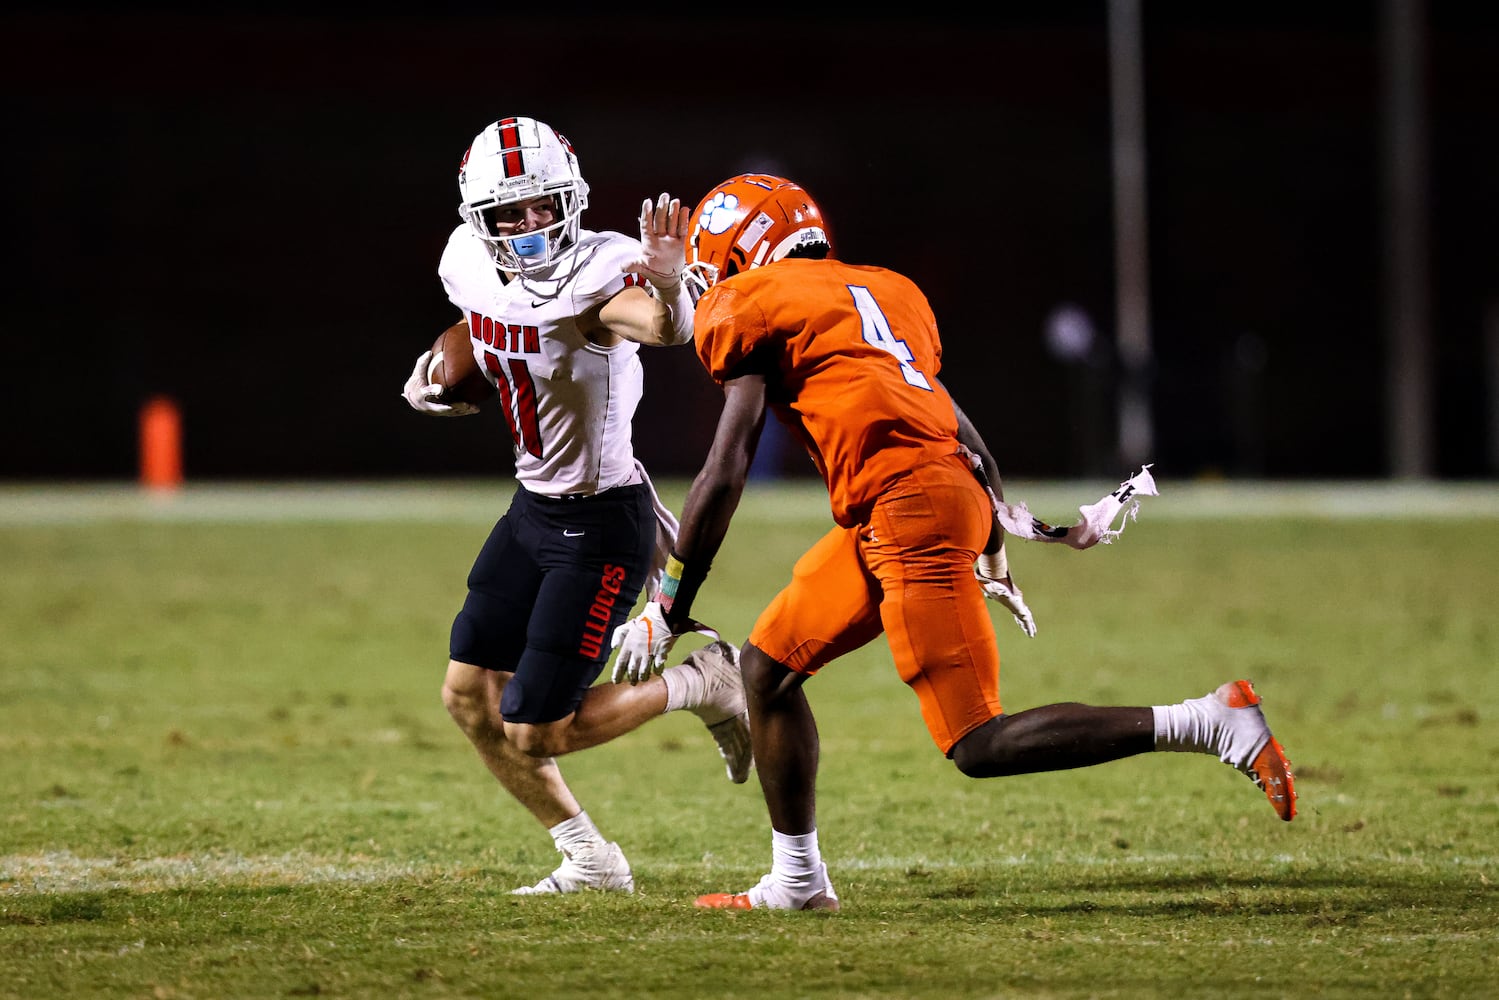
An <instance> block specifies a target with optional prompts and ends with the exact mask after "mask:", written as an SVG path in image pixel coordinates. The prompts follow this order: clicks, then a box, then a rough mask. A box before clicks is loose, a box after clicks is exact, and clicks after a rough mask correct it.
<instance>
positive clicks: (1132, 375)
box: [1109, 0, 1155, 468]
mask: <svg viewBox="0 0 1499 1000" xmlns="http://www.w3.org/2000/svg"><path fill="white" fill-rule="evenodd" d="M1109 108H1110V120H1111V122H1112V152H1113V155H1112V160H1113V170H1114V302H1115V313H1116V320H1115V323H1116V330H1117V332H1116V342H1117V351H1118V371H1119V380H1118V407H1119V459H1120V461H1121V463H1122V464H1123V465H1124V466H1126V467H1128V468H1133V467H1135V466H1138V465H1143V464H1144V463H1146V462H1150V461H1153V460H1154V455H1153V454H1152V453H1153V452H1154V450H1155V423H1154V417H1153V416H1152V414H1151V393H1150V381H1151V366H1152V358H1151V344H1150V259H1149V247H1150V241H1149V238H1148V235H1147V232H1148V230H1147V216H1146V195H1145V73H1144V58H1143V54H1142V46H1141V39H1140V3H1139V0H1109Z"/></svg>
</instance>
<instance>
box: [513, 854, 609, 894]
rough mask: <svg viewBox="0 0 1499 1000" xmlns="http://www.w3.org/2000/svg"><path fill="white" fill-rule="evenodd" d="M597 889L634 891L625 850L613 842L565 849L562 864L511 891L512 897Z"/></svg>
mask: <svg viewBox="0 0 1499 1000" xmlns="http://www.w3.org/2000/svg"><path fill="white" fill-rule="evenodd" d="M584 889H598V890H601V891H605V892H634V891H635V876H634V875H633V874H631V873H630V862H628V861H626V860H625V852H624V851H621V850H620V849H619V845H618V844H616V843H613V842H612V841H611V842H610V843H607V844H601V845H599V846H597V847H593V846H585V847H579V848H575V849H574V850H573V851H572V853H570V854H569V853H568V852H567V851H563V852H562V864H560V865H558V866H557V870H556V871H554V872H552V874H550V875H548V876H547V877H546V878H544V879H542V880H541V881H540V882H537V883H536V884H535V885H523V886H521V887H520V888H519V889H512V890H510V894H511V895H512V896H539V895H545V894H548V893H559V892H582V891H583V890H584Z"/></svg>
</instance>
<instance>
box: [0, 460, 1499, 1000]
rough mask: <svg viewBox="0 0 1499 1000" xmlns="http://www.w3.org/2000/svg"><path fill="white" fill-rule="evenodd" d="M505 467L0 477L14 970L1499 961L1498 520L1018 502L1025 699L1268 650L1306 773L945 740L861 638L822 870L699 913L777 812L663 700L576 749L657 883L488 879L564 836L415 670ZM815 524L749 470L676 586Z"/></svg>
mask: <svg viewBox="0 0 1499 1000" xmlns="http://www.w3.org/2000/svg"><path fill="white" fill-rule="evenodd" d="M684 487H685V484H669V486H668V487H667V488H665V489H664V490H663V492H665V493H666V494H667V495H668V498H669V499H671V500H672V502H673V503H674V504H679V502H680V497H681V495H682V491H683V489H684ZM486 489H487V490H488V491H489V492H490V493H492V494H493V496H494V498H493V499H490V498H489V497H487V496H486V497H484V499H483V500H482V502H476V503H468V504H460V505H458V506H456V507H454V506H453V505H452V504H451V498H447V499H445V496H446V494H445V491H444V488H443V487H441V486H438V487H434V488H433V489H432V491H431V492H430V494H427V495H426V496H427V497H428V498H429V500H430V506H429V507H427V508H423V507H422V502H423V501H422V497H423V494H421V493H420V491H418V492H416V493H411V492H410V491H407V492H400V491H396V492H391V493H382V492H380V491H378V490H352V491H333V492H330V493H329V495H328V496H327V497H322V496H319V497H318V498H317V499H316V502H314V503H312V504H311V505H310V506H309V505H307V504H306V503H305V500H306V497H305V496H304V497H302V501H303V504H302V506H298V505H297V504H296V503H290V502H289V503H288V504H282V503H281V501H282V499H284V497H283V495H282V494H281V493H279V492H278V491H277V490H276V489H274V488H267V489H266V490H265V491H263V492H262V493H258V494H249V495H247V496H242V497H241V498H240V499H241V500H242V501H244V506H243V507H236V506H235V505H234V504H229V505H227V506H224V505H221V504H220V503H219V499H215V500H214V501H213V502H211V503H210V502H207V501H205V502H204V503H203V504H202V505H199V506H194V505H192V504H185V505H182V506H180V507H178V508H174V507H172V506H171V505H167V506H165V507H162V508H159V509H157V508H142V507H140V506H138V505H136V504H135V501H133V500H125V499H124V498H119V497H117V498H115V499H116V500H120V501H121V503H113V502H103V503H99V504H94V505H92V506H90V505H88V504H85V505H83V506H82V507H79V508H76V509H75V508H73V507H69V506H68V505H67V504H66V503H63V502H62V501H61V500H56V499H55V498H47V499H44V500H43V501H41V502H40V503H36V502H35V501H36V498H35V497H29V498H28V497H27V496H24V495H22V494H19V493H16V492H14V491H12V492H8V493H0V639H3V641H0V997H4V998H11V997H17V998H27V1000H32V998H35V1000H50V998H74V997H77V998H83V997H87V998H106V1000H113V998H122V1000H123V998H132V1000H133V998H176V1000H187V998H193V1000H210V998H240V997H244V998H249V997H306V996H321V997H434V998H444V997H511V996H514V997H553V996H556V997H572V996H583V995H587V996H602V997H611V996H618V997H638V996H661V997H683V998H688V997H704V996H725V997H819V998H821V997H882V998H884V997H889V998H895V997H923V998H925V997H931V998H951V997H1015V996H1025V997H1168V998H1169V997H1219V996H1228V997H1237V996H1241V997H1254V998H1266V997H1302V996H1314V995H1322V996H1378V997H1402V996H1411V997H1463V998H1466V997H1482V996H1492V995H1499V931H1496V927H1499V888H1496V883H1499V735H1496V732H1495V728H1494V722H1495V718H1496V715H1499V679H1496V677H1499V674H1496V667H1499V616H1496V615H1495V614H1494V610H1493V601H1494V599H1495V595H1496V594H1499V518H1495V517H1493V516H1490V515H1482V516H1476V517H1462V516H1448V517H1443V518H1441V519H1438V520H1434V521H1426V522H1418V521H1415V520H1414V519H1411V520H1406V519H1401V518H1400V517H1398V516H1396V517H1390V516H1379V517H1355V518H1347V519H1341V518H1340V519H1323V518H1319V517H1315V516H1312V517H1308V516H1285V517H1264V518H1241V517H1229V516H1216V515H1213V516H1201V515H1200V512H1199V516H1173V515H1172V508H1171V506H1170V499H1171V495H1170V492H1169V490H1170V484H1169V483H1163V496H1162V497H1161V498H1158V499H1152V500H1148V501H1147V502H1146V505H1145V507H1144V509H1143V510H1142V513H1141V517H1140V520H1139V522H1138V523H1137V524H1133V525H1131V526H1130V527H1129V529H1128V530H1127V531H1126V533H1125V535H1124V537H1123V538H1122V539H1121V540H1120V542H1119V543H1118V544H1115V545H1112V546H1107V547H1099V548H1096V549H1093V550H1091V551H1089V552H1085V553H1078V552H1072V551H1070V550H1066V549H1063V548H1061V547H1058V546H1038V545H1023V544H1021V545H1017V546H1016V547H1015V551H1014V552H1013V553H1012V556H1011V561H1012V564H1013V566H1014V568H1015V572H1016V575H1017V578H1018V579H1019V580H1020V582H1021V583H1022V585H1023V586H1024V587H1025V590H1026V595H1027V597H1028V599H1029V601H1030V604H1031V607H1032V608H1033V610H1034V611H1035V613H1036V618H1037V622H1038V624H1039V628H1040V631H1039V634H1038V636H1037V637H1036V638H1035V639H1029V640H1028V639H1025V638H1024V637H1023V636H1022V635H1021V634H1020V632H1019V630H1018V629H1016V628H1015V627H1014V625H1013V623H1011V622H1010V620H1009V616H1008V615H1007V614H1005V613H1004V612H1003V611H1002V609H999V608H997V607H996V608H995V621H996V623H997V626H998V628H999V634H1000V637H1001V651H1002V657H1003V668H1002V691H1003V695H1004V699H1005V704H1006V707H1007V708H1009V709H1011V710H1018V709H1021V708H1026V707H1030V706H1034V705H1038V704H1042V703H1046V702H1052V701H1061V700H1082V701H1088V702H1093V703H1100V704H1116V703H1119V704H1141V705H1144V704H1152V703H1158V702H1165V701H1174V700H1178V699H1180V698H1182V697H1191V696H1196V695H1200V694H1203V693H1205V692H1206V691H1208V690H1210V689H1211V688H1212V687H1214V686H1215V685H1217V684H1218V683H1219V682H1221V681H1223V680H1228V679H1231V678H1234V677H1239V676H1246V677H1250V678H1252V679H1253V680H1254V681H1255V683H1256V685H1257V687H1258V688H1259V690H1260V693H1261V694H1262V695H1263V696H1264V698H1265V708H1266V712H1267V715H1268V716H1269V718H1270V721H1271V723H1272V725H1273V726H1274V727H1275V729H1276V733H1277V735H1278V736H1279V737H1280V738H1281V739H1282V742H1283V743H1284V744H1285V746H1286V748H1287V751H1288V753H1289V754H1290V755H1291V757H1292V759H1293V761H1294V762H1295V764H1296V771H1297V775H1298V779H1299V787H1300V791H1301V815H1300V816H1299V817H1298V818H1297V819H1296V821H1295V822H1293V823H1289V824H1286V823H1281V822H1279V821H1278V820H1277V819H1276V818H1275V817H1274V815H1273V813H1272V812H1271V810H1270V807H1269V806H1268V805H1267V804H1266V802H1265V800H1264V798H1263V796H1262V795H1261V793H1259V792H1258V791H1257V790H1256V789H1255V788H1254V787H1253V786H1252V785H1251V784H1250V783H1249V782H1248V781H1247V780H1246V779H1245V778H1243V777H1242V776H1241V775H1239V774H1237V773H1236V772H1234V771H1233V770H1232V769H1230V768H1227V767H1225V766H1224V765H1222V764H1219V763H1218V762H1217V761H1216V760H1214V759H1213V758H1210V757H1206V756H1195V755H1183V754H1171V755H1165V754H1162V755H1146V756H1142V757H1138V758H1133V759H1130V760H1126V761H1120V762H1116V763H1113V764H1109V765H1105V766H1103V767H1099V768H1093V769H1089V770H1083V771H1073V772H1065V773H1060V774H1044V775H1030V776H1024V777H1017V778H1007V779H1003V778H1002V779H994V780H991V781H982V782H980V781H972V780H970V779H966V778H963V777H962V776H960V775H959V774H958V773H957V772H956V771H955V769H953V767H952V766H951V765H950V764H948V763H947V762H946V761H944V760H943V759H942V758H941V756H940V755H939V754H938V753H937V752H936V751H935V749H934V748H933V746H932V745H931V743H930V740H929V738H928V737H927V735H926V732H925V730H924V729H923V727H922V725H921V722H920V717H919V715H918V713H917V711H916V704H915V700H914V698H913V697H912V696H911V695H910V693H909V692H908V691H907V690H906V689H905V688H904V686H902V685H901V684H900V683H899V681H898V679H897V678H896V677H895V675H894V672H893V669H892V668H891V666H890V664H889V658H888V653H887V651H886V649H885V646H884V644H883V641H880V642H876V643H874V644H872V645H871V646H869V647H867V648H866V649H864V650H861V651H860V652H859V653H857V654H855V655H852V656H850V657H848V658H847V659H845V660H844V661H841V662H839V663H838V664H836V665H834V666H833V667H831V668H829V669H828V670H827V671H826V673H825V675H824V676H822V677H820V678H818V679H817V680H816V681H814V682H813V683H812V684H810V685H809V687H808V691H809V695H810V697H811V699H812V702H813V706H814V708H815V709H816V711H817V713H818V719H819V723H820V726H821V730H822V736H823V763H822V774H821V780H820V792H821V795H820V804H821V810H820V816H819V823H820V828H821V838H822V846H823V850H824V853H825V856H826V857H827V859H828V861H829V864H830V867H831V869H832V875H833V878H834V880H835V884H836V885H837V887H838V890H839V893H840V895H841V897H842V899H843V902H844V910H843V912H841V913H839V914H837V915H819V914H782V913H718V912H702V911H696V910H694V909H693V908H692V906H691V901H692V898H693V897H694V896H695V895H697V894H698V893H701V892H705V891H716V890H738V889H743V888H745V887H746V886H748V885H749V884H751V883H752V882H753V881H754V880H755V879H756V878H758V877H759V875H760V874H761V872H762V871H764V870H765V868H766V866H767V865H768V863H769V854H770V848H769V833H768V828H767V823H766V820H765V812H764V806H763V803H762V802H761V800H760V797H759V789H758V785H757V784H756V783H755V782H754V781H753V780H752V781H751V782H750V783H749V784H746V785H742V786H733V785H730V784H729V783H728V782H727V781H725V780H724V777H723V770H722V766H721V764H720V763H719V761H718V760H717V757H716V755H715V753H714V751H713V747H712V743H711V740H710V739H709V737H708V736H707V734H706V732H704V731H703V730H702V728H701V726H700V725H699V724H698V723H696V721H695V720H693V719H691V718H690V717H687V716H685V715H677V716H670V717H667V718H664V719H661V720H657V721H655V722H653V723H651V724H649V725H648V726H647V727H645V728H644V729H641V730H639V731H637V732H636V733H633V734H631V735H629V736H627V737H625V738H624V739H622V740H619V741H617V742H616V743H614V744H612V745H610V746H608V747H604V748H601V749H597V750H593V751H589V752H586V753H583V754H580V755H576V756H573V757H570V758H566V759H564V761H563V767H564V771H565V773H567V774H568V776H569V778H570V780H571V782H572V784H573V786H574V788H575V790H576V791H577V793H578V794H579V796H580V798H581V799H582V801H583V802H584V804H585V806H586V807H587V808H588V810H589V811H590V813H591V814H592V815H593V816H594V818H595V819H596V820H597V821H598V823H599V824H600V826H601V827H602V829H603V830H604V832H605V834H606V835H608V836H610V837H612V838H615V839H617V840H619V841H620V843H621V844H622V845H623V846H624V848H625V851H626V853H627V854H628V856H629V857H630V860H631V862H632V864H633V866H634V869H635V872H636V876H637V880H638V883H639V892H638V893H637V894H636V895H635V896H633V897H625V898H621V897H605V896H598V895H589V896H586V897H567V898H550V899H535V898H528V899H527V898H517V897H512V896H510V895H509V894H508V890H509V889H511V888H513V887H514V886H516V885H519V884H521V883H525V882H532V881H535V880H536V879H537V878H539V877H540V876H541V875H542V874H544V873H545V872H546V871H548V870H550V868H551V867H553V865H554V864H555V861H556V855H555V853H554V851H553V849H552V845H551V842H550V839H549V838H548V837H547V836H546V834H545V832H544V831H542V830H541V829H540V828H539V827H537V826H536V825H535V824H534V822H533V821H531V820H530V819H529V817H527V816H526V815H524V814H523V812H522V811H521V810H520V809H519V807H517V806H515V805H514V804H513V803H512V802H510V801H509V800H507V799H506V798H505V797H504V796H503V795H502V793H500V792H499V790H498V788H497V786H496V785H495V784H494V783H493V782H492V780H491V779H489V778H488V776H487V774H486V773H485V772H484V771H483V769H482V768H481V767H480V765H479V763H478V761H477V759H476V758H475V757H474V755H473V753H472V751H471V750H470V749H469V747H468V745H467V744H466V742H464V740H463V738H462V736H461V735H460V734H459V733H458V732H457V730H456V728H454V727H453V726H452V724H451V723H450V722H449V721H448V719H447V716H446V714H445V712H444V711H443V709H442V706H441V703H440V700H439V697H438V689H439V685H440V682H441V677H442V670H443V664H444V662H445V659H446V633H447V626H448V622H449V621H450V619H451V616H452V613H453V611H454V609H455V608H456V606H457V603H458V602H459V601H460V600H461V597H462V586H463V576H464V572H465V570H466V568H467V564H468V560H469V559H470V557H471V555H472V552H473V550H474V549H475V547H476V546H477V545H478V543H479V542H480V541H481V540H482V537H483V534H484V532H485V531H486V530H487V527H488V523H489V522H488V520H487V519H488V518H491V517H492V516H493V514H494V513H497V512H498V510H499V509H500V508H502V507H503V504H504V502H505V499H506V496H505V495H506V493H507V492H508V487H505V486H494V485H490V486H488V487H487V488H486ZM1096 496H1097V493H1096V492H1093V493H1087V492H1085V493H1083V494H1079V495H1078V496H1076V497H1075V498H1074V502H1075V503H1076V502H1087V501H1090V500H1092V499H1096ZM49 497H50V495H49ZM1022 498H1023V497H1022ZM94 499H96V500H97V499H98V498H97V497H96V498H94ZM220 499H221V498H220ZM278 505H279V506H278ZM1033 506H1034V505H1033ZM277 509H283V510H291V511H293V512H294V513H293V516H291V517H290V519H288V520H280V519H278V517H277V516H276V511H277ZM424 509H427V510H430V511H431V515H430V517H424V516H423V510H424ZM1065 509H1066V508H1062V509H1061V510H1057V509H1056V508H1049V509H1048V510H1046V511H1045V512H1046V513H1050V514H1052V515H1054V519H1057V518H1056V517H1055V515H1060V514H1062V513H1064V512H1065ZM69 510H74V511H75V513H76V516H74V515H72V514H69V513H68V511H69ZM78 510H82V511H83V513H77V511H78ZM111 511H113V512H114V513H113V514H111ZM385 514H389V515H390V516H391V519H389V520H387V519H384V517H383V515H385ZM7 515H12V516H7ZM827 525H828V520H827V514H826V506H825V501H824V499H823V496H822V494H821V492H820V491H819V490H816V489H812V490H808V489H799V488H797V489H785V490H776V489H773V488H767V489H764V490H758V489H757V490H756V491H755V492H754V493H753V494H752V495H751V496H750V497H748V498H747V499H746V503H745V506H744V508H743V510H742V512H741V516H740V518H739V519H737V520H736V522H735V525H734V527H733V529H732V531H731V535H730V539H729V543H728V544H727V546H726V548H725V551H724V552H723V553H722V554H721V556H720V558H719V560H718V564H717V566H716V568H715V571H714V575H713V577H712V578H711V580H710V582H709V584H708V586H707V589H706V591H705V593H704V595H703V597H702V599H701V600H700V602H699V604H698V606H697V610H698V612H700V615H701V617H703V618H705V619H707V620H709V621H711V622H713V623H714V624H717V625H719V626H720V627H721V628H722V629H724V630H725V631H727V632H729V633H731V634H732V635H733V636H734V637H735V638H736V639H737V638H739V637H742V636H743V634H744V632H745V631H746V630H747V628H748V627H749V625H750V623H751V622H752V621H753V619H754V616H755V615H756V613H757V612H758V610H759V608H760V607H761V606H762V605H763V603H764V602H765V601H766V600H767V599H768V598H769V597H770V596H771V594H772V593H773V592H774V591H775V590H776V589H777V588H778V587H779V585H780V583H781V581H782V580H783V579H784V577H785V575H786V573H787V572H788V570H789V567H790V565H791V562H792V561H793V560H794V558H795V557H796V555H798V554H799V553H800V552H801V551H802V550H803V549H804V548H805V547H806V545H807V544H808V543H809V542H810V541H811V540H812V539H814V538H815V537H817V535H818V534H820V533H821V532H822V531H823V530H825V528H826V527H827ZM681 648H682V649H683V650H684V651H685V650H686V649H687V648H689V645H687V644H684V645H683V646H682V647H681Z"/></svg>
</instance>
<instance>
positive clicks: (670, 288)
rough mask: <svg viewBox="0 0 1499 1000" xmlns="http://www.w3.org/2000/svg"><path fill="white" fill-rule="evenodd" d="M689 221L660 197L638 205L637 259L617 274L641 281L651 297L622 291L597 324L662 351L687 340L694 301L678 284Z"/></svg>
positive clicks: (677, 203) (677, 204) (672, 201)
mask: <svg viewBox="0 0 1499 1000" xmlns="http://www.w3.org/2000/svg"><path fill="white" fill-rule="evenodd" d="M691 216H692V210H691V209H690V208H686V207H684V206H683V205H682V203H681V200H680V199H677V198H673V197H671V196H670V195H668V194H665V193H663V194H662V195H661V197H659V198H658V199H656V201H655V202H654V203H653V202H652V201H651V200H650V199H649V198H647V199H646V200H645V202H644V203H642V204H641V206H640V253H639V254H638V255H637V256H635V257H634V258H632V259H630V260H627V261H625V262H624V263H622V264H621V265H620V271H621V272H623V273H626V274H637V275H639V276H640V277H642V278H644V279H645V281H646V283H647V285H648V286H649V288H650V292H649V294H648V295H645V296H642V295H640V294H639V293H635V294H633V295H632V294H630V291H629V289H626V290H625V291H624V292H622V293H620V294H619V295H616V296H615V297H614V298H613V299H611V300H610V301H609V302H608V303H607V304H606V305H605V306H604V308H603V310H602V311H601V312H600V314H599V318H600V319H602V320H603V322H604V324H605V325H606V326H608V327H609V329H610V330H611V331H612V332H614V333H615V334H616V335H618V336H620V337H624V338H625V339H626V340H634V341H637V342H638V343H642V344H655V345H659V346H665V347H672V346H676V345H678V344H685V343H687V342H688V341H690V340H691V339H692V309H693V300H692V296H691V294H690V292H689V290H688V287H687V284H686V282H684V281H683V280H682V273H683V271H684V270H685V269H686V266H687V233H688V229H689V226H688V223H689V221H690V220H691Z"/></svg>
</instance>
